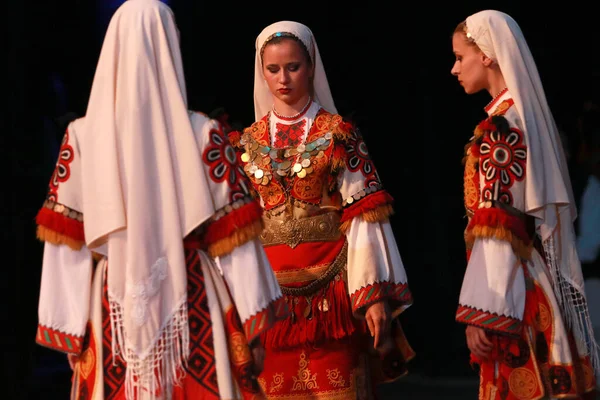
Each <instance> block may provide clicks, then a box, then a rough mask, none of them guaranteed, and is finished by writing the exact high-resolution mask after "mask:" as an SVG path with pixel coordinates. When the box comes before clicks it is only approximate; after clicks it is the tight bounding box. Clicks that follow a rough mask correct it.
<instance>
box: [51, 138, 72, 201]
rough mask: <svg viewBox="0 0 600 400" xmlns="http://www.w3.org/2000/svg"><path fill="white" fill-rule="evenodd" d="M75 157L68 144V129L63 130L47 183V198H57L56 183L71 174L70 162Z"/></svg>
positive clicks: (66, 178) (55, 199)
mask: <svg viewBox="0 0 600 400" xmlns="http://www.w3.org/2000/svg"><path fill="white" fill-rule="evenodd" d="M73 158H75V155H74V153H73V147H72V146H71V145H70V144H69V131H68V130H67V131H65V135H64V136H63V140H62V143H61V145H60V151H59V153H58V161H57V162H56V167H55V168H54V172H53V173H52V177H51V178H50V184H49V193H48V200H52V201H57V200H58V184H59V183H60V182H66V181H68V180H69V177H70V176H71V167H70V164H71V162H72V161H73Z"/></svg>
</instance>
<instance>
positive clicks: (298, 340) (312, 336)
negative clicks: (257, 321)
mask: <svg viewBox="0 0 600 400" xmlns="http://www.w3.org/2000/svg"><path fill="white" fill-rule="evenodd" d="M338 276H339V275H338ZM323 299H327V302H328V303H329V304H328V306H329V310H328V311H327V312H323V311H320V310H319V307H318V305H319V302H320V301H322V300H323ZM286 301H287V302H288V305H289V306H290V310H291V312H292V313H293V314H294V316H293V317H292V316H291V315H290V316H289V317H287V318H286V319H284V320H283V321H279V322H278V323H276V324H275V325H274V326H273V328H271V329H269V330H268V331H266V332H265V334H263V335H262V336H261V340H262V342H263V345H264V346H265V347H267V348H270V349H276V350H284V349H288V350H289V349H291V348H294V347H298V346H302V345H311V346H314V345H317V346H318V345H321V344H323V343H324V342H326V341H327V340H329V339H342V338H347V337H350V336H351V335H353V334H354V333H355V332H362V333H364V332H366V324H365V323H364V321H358V320H356V319H354V317H353V316H352V308H351V305H350V298H349V296H348V291H347V290H346V283H345V282H344V280H343V279H333V280H332V281H331V282H330V283H329V284H328V285H327V286H326V287H325V288H323V289H321V290H320V291H319V292H318V293H317V294H316V295H314V296H313V297H312V301H311V303H312V304H311V305H312V307H311V315H310V316H309V318H306V317H305V316H304V312H305V310H306V308H307V306H308V302H307V300H306V297H304V296H286ZM296 301H297V303H296Z"/></svg>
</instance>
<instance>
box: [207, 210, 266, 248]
mask: <svg viewBox="0 0 600 400" xmlns="http://www.w3.org/2000/svg"><path fill="white" fill-rule="evenodd" d="M262 213H263V210H262V208H261V206H260V204H258V202H257V201H253V202H252V203H248V204H245V205H243V206H242V207H240V208H238V209H237V210H233V211H232V212H230V213H229V214H227V215H226V216H224V217H223V218H220V219H218V220H216V221H215V222H213V223H212V224H210V225H208V226H207V227H206V234H205V236H204V244H205V245H211V244H213V243H216V242H218V241H219V240H222V239H225V238H228V237H230V236H231V235H233V234H234V233H235V232H236V231H237V230H239V229H241V228H244V227H246V226H248V225H251V224H253V223H254V222H256V221H257V220H260V219H261V218H262Z"/></svg>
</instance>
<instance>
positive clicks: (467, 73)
mask: <svg viewBox="0 0 600 400" xmlns="http://www.w3.org/2000/svg"><path fill="white" fill-rule="evenodd" d="M452 50H453V52H454V55H455V57H456V61H454V65H453V66H452V70H450V73H451V74H452V75H454V76H456V77H457V78H458V83H460V85H461V86H462V87H463V88H464V89H465V93H467V94H474V93H477V92H479V91H481V90H483V89H486V88H487V87H488V86H489V82H488V74H487V72H488V71H487V67H486V65H485V60H486V58H487V57H486V56H485V54H484V53H483V52H482V51H481V50H479V48H478V47H477V46H475V45H473V44H471V43H469V42H468V41H467V38H466V36H465V34H464V33H460V32H459V33H455V34H454V35H453V36H452Z"/></svg>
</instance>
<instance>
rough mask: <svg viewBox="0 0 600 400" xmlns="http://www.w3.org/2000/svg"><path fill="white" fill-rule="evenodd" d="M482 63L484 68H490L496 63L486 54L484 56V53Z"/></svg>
mask: <svg viewBox="0 0 600 400" xmlns="http://www.w3.org/2000/svg"><path fill="white" fill-rule="evenodd" d="M481 57H482V58H481V62H482V63H483V65H484V66H486V67H489V66H491V65H492V64H493V63H494V60H492V59H491V58H489V57H488V56H486V55H485V54H483V52H482V53H481Z"/></svg>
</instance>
